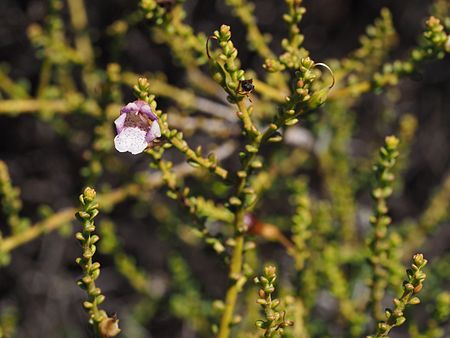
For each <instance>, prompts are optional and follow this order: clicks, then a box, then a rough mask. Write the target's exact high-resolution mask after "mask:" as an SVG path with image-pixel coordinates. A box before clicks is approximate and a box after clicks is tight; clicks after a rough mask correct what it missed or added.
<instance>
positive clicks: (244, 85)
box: [237, 79, 255, 96]
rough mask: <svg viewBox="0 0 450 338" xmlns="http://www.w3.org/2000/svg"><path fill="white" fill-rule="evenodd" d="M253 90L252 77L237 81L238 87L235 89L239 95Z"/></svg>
mask: <svg viewBox="0 0 450 338" xmlns="http://www.w3.org/2000/svg"><path fill="white" fill-rule="evenodd" d="M254 90H255V85H254V84H253V79H249V80H242V81H239V87H238V90H237V93H238V94H239V95H245V96H248V95H249V94H250V93H251V92H253V91H254Z"/></svg>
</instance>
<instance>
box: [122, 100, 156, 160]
mask: <svg viewBox="0 0 450 338" xmlns="http://www.w3.org/2000/svg"><path fill="white" fill-rule="evenodd" d="M114 124H115V125H116V130H117V136H116V137H115V138H114V146H115V147H116V149H117V151H119V152H121V153H123V152H125V151H129V152H130V153H132V154H133V155H135V154H140V153H142V152H143V151H144V150H145V149H146V148H147V147H148V146H149V145H151V144H152V142H153V140H155V139H157V138H158V137H161V130H160V128H159V124H158V117H157V116H156V114H155V113H154V112H153V111H152V108H151V107H150V105H149V104H148V103H147V102H145V101H142V100H137V101H134V102H130V103H128V104H127V105H126V106H124V107H122V109H121V110H120V116H119V117H118V118H117V119H116V120H115V121H114Z"/></svg>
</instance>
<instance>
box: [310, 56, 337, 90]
mask: <svg viewBox="0 0 450 338" xmlns="http://www.w3.org/2000/svg"><path fill="white" fill-rule="evenodd" d="M314 67H323V68H325V69H327V70H328V71H329V72H330V74H331V78H332V82H331V85H330V86H329V87H328V88H329V89H331V88H333V87H334V85H335V83H336V79H335V77H334V73H333V71H332V70H331V68H330V66H328V65H327V64H326V63H323V62H318V63H315V64H314Z"/></svg>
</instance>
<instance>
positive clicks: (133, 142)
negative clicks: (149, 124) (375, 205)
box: [114, 127, 148, 155]
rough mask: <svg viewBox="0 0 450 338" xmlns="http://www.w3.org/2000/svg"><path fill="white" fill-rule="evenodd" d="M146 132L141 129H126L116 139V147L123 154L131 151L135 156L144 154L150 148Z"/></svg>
mask: <svg viewBox="0 0 450 338" xmlns="http://www.w3.org/2000/svg"><path fill="white" fill-rule="evenodd" d="M145 136H146V131H145V130H142V129H140V128H133V127H132V128H124V129H123V130H122V131H121V132H120V133H119V134H118V135H117V136H116V137H115V138H114V146H115V147H116V149H117V151H119V152H121V153H123V152H126V151H129V152H130V153H132V154H133V155H136V154H140V153H142V152H143V151H144V150H145V148H147V146H148V142H147V140H146V137H145Z"/></svg>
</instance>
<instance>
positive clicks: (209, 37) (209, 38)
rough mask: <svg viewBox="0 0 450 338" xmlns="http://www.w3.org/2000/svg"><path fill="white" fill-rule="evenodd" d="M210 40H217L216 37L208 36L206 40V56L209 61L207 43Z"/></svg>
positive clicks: (209, 55)
mask: <svg viewBox="0 0 450 338" xmlns="http://www.w3.org/2000/svg"><path fill="white" fill-rule="evenodd" d="M211 39H214V40H217V37H215V36H214V35H210V36H208V38H207V39H206V55H207V56H208V59H211V54H210V53H209V41H211Z"/></svg>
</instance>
